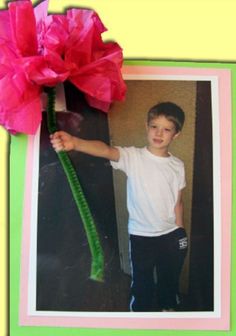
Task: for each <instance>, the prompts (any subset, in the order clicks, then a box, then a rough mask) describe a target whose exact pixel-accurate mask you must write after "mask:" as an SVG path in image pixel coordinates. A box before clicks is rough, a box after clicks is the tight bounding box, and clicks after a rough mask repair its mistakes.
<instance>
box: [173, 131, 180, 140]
mask: <svg viewBox="0 0 236 336" xmlns="http://www.w3.org/2000/svg"><path fill="white" fill-rule="evenodd" d="M180 133H181V131H179V132H177V133H175V135H174V137H173V139H176V138H177V137H178V136H179V135H180Z"/></svg>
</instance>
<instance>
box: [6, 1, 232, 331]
mask: <svg viewBox="0 0 236 336" xmlns="http://www.w3.org/2000/svg"><path fill="white" fill-rule="evenodd" d="M34 3H35V1H34ZM58 3H59V4H58ZM64 6H70V7H71V6H72V7H75V6H80V7H86V8H93V9H94V10H96V11H97V12H98V14H99V16H100V18H101V19H102V21H103V23H104V24H105V26H106V27H107V28H108V29H109V32H107V33H105V34H104V38H105V39H108V40H109V39H112V40H115V41H116V42H118V43H119V44H120V45H121V46H122V48H123V50H124V58H125V59H134V58H135V59H162V60H201V61H204V60H207V61H227V62H231V61H233V62H236V47H235V31H236V29H235V26H236V24H235V15H236V14H235V13H236V1H235V0H145V1H144V0H112V1H111V0H99V1H98V0H87V1H78V0H76V1H75V0H74V1H72V0H60V1H58V0H51V1H50V7H49V9H50V11H56V10H57V11H61V10H62V8H63V7H64ZM0 7H1V8H5V1H3V0H1V1H0ZM0 94H1V93H0ZM7 157H8V136H7V134H6V132H5V131H4V130H3V129H2V128H0V270H1V274H0V336H5V335H7V329H6V326H7V277H6V274H7V246H6V243H7V231H8V223H7V212H8V211H7V192H6V191H7V185H8V182H7V179H8V176H7ZM16 169H17V167H16Z"/></svg>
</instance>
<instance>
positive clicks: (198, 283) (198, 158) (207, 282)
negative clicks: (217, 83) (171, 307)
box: [188, 82, 214, 311]
mask: <svg viewBox="0 0 236 336" xmlns="http://www.w3.org/2000/svg"><path fill="white" fill-rule="evenodd" d="M195 134H196V137H195V155H194V176H193V201H192V226H191V254H190V272H189V300H188V301H189V302H188V306H189V307H188V308H189V310H197V311H212V310H214V301H213V297H214V295H213V292H214V286H213V283H214V277H213V273H214V272H213V271H214V267H213V265H214V253H213V247H214V241H213V231H214V225H213V223H214V220H213V155H212V153H213V150H212V148H213V144H212V106H211V83H210V82H197V101H196V133H195Z"/></svg>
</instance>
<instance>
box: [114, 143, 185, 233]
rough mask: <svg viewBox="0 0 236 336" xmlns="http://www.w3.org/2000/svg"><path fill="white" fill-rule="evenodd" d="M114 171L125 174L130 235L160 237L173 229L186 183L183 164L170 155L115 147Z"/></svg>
mask: <svg viewBox="0 0 236 336" xmlns="http://www.w3.org/2000/svg"><path fill="white" fill-rule="evenodd" d="M117 148H118V150H119V152H120V159H119V161H118V162H114V161H111V165H112V167H113V168H114V169H120V170H122V171H123V172H124V173H125V174H126V175H127V207H128V212H129V223H128V229H129V233H130V234H134V235H140V236H160V235H162V234H166V233H168V232H171V231H173V230H175V229H176V228H177V227H178V226H177V225H176V222H175V212H174V208H175V204H176V201H177V197H178V192H179V190H181V189H183V188H184V187H185V185H186V183H185V170H184V163H183V162H182V161H181V160H180V159H178V158H176V157H175V156H173V155H171V154H170V153H169V154H170V156H169V157H160V156H156V155H153V154H152V153H151V152H150V151H149V150H148V149H147V148H146V147H144V148H136V147H117Z"/></svg>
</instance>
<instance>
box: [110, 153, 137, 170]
mask: <svg viewBox="0 0 236 336" xmlns="http://www.w3.org/2000/svg"><path fill="white" fill-rule="evenodd" d="M116 148H117V149H118V150H119V153H120V158H119V161H117V162H116V161H110V163H111V166H112V167H113V168H114V169H119V170H122V171H123V172H124V173H126V175H128V173H129V170H130V166H131V163H132V160H131V156H132V147H119V146H116Z"/></svg>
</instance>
